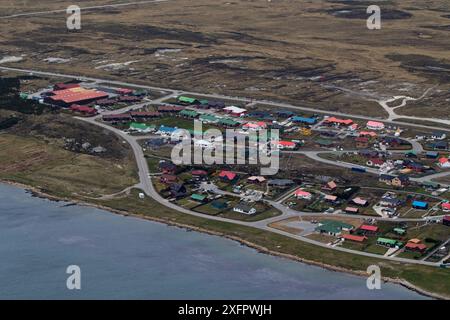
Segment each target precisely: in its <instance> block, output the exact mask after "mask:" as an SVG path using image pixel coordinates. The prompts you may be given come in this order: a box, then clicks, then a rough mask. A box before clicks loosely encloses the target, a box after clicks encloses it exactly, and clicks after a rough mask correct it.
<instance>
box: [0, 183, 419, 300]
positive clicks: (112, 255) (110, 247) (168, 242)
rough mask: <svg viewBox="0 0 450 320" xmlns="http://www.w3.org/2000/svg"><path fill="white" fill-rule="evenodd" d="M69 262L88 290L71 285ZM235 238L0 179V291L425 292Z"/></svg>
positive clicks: (181, 295) (99, 294)
mask: <svg viewBox="0 0 450 320" xmlns="http://www.w3.org/2000/svg"><path fill="white" fill-rule="evenodd" d="M69 265H77V266H79V267H80V269H81V290H68V289H67V286H66V280H67V278H68V277H69V275H68V274H67V273H66V269H67V267H68V266H69ZM424 298H425V297H423V296H421V295H419V294H417V293H415V292H413V291H410V290H408V289H406V288H404V287H402V286H399V285H395V284H387V283H383V284H382V288H381V290H368V289H367V287H366V279H365V278H363V277H357V276H353V275H348V274H345V273H338V272H332V271H328V270H324V269H322V268H319V267H314V266H309V265H305V264H301V263H298V262H294V261H289V260H286V259H283V258H279V257H273V256H269V255H265V254H261V253H258V252H257V251H255V250H253V249H250V248H247V247H245V246H242V245H240V244H238V243H236V242H234V241H231V240H227V239H224V238H220V237H215V236H210V235H205V234H201V233H197V232H187V231H185V230H183V229H179V228H175V227H169V226H166V225H164V224H158V223H154V222H150V221H145V220H140V219H136V218H130V217H122V216H119V215H115V214H112V213H109V212H106V211H103V210H98V209H95V208H90V207H82V206H67V204H66V203H63V202H51V201H48V200H45V199H40V198H35V197H32V196H31V195H30V194H28V193H27V192H25V191H24V190H22V189H19V188H15V187H12V186H8V185H3V184H0V299H424Z"/></svg>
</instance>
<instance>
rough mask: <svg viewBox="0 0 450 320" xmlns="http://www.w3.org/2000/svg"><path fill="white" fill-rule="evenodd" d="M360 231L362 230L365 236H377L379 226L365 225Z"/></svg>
mask: <svg viewBox="0 0 450 320" xmlns="http://www.w3.org/2000/svg"><path fill="white" fill-rule="evenodd" d="M359 230H361V231H362V232H363V233H364V234H376V233H377V232H378V230H379V229H378V227H377V226H372V225H368V224H363V225H361V226H360V227H359Z"/></svg>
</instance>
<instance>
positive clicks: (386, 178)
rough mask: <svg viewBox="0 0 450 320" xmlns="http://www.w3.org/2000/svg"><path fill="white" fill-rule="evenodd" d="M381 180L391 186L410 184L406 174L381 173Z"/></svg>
mask: <svg viewBox="0 0 450 320" xmlns="http://www.w3.org/2000/svg"><path fill="white" fill-rule="evenodd" d="M379 181H380V182H383V183H385V184H387V185H389V186H393V187H400V188H402V187H405V186H407V185H408V184H409V178H408V177H407V176H404V175H400V176H392V175H389V174H381V175H380V178H379Z"/></svg>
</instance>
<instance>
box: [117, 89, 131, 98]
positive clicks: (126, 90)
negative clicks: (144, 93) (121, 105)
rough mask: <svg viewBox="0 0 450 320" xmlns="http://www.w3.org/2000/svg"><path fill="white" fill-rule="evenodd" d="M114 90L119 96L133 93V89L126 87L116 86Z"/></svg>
mask: <svg viewBox="0 0 450 320" xmlns="http://www.w3.org/2000/svg"><path fill="white" fill-rule="evenodd" d="M114 91H115V92H116V93H117V94H119V95H121V96H126V95H129V94H132V93H133V90H131V89H127V88H117V89H115V90H114Z"/></svg>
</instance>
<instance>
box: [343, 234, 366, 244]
mask: <svg viewBox="0 0 450 320" xmlns="http://www.w3.org/2000/svg"><path fill="white" fill-rule="evenodd" d="M341 239H343V240H349V241H354V242H360V243H361V242H364V241H365V240H367V237H365V236H355V235H353V234H344V235H342V236H341Z"/></svg>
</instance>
